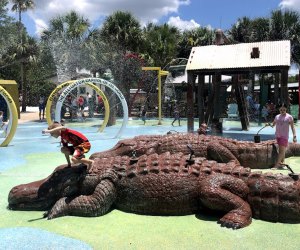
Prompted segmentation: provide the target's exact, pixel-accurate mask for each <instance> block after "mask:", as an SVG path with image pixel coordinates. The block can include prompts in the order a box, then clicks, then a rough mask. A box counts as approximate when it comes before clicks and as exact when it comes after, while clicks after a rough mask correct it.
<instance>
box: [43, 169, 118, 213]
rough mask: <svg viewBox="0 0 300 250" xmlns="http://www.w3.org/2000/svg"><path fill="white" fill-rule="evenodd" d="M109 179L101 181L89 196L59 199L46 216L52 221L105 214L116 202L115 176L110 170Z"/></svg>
mask: <svg viewBox="0 0 300 250" xmlns="http://www.w3.org/2000/svg"><path fill="white" fill-rule="evenodd" d="M111 172H112V173H109V175H110V177H113V179H111V178H104V179H101V181H100V182H99V184H98V185H97V186H96V188H95V190H94V192H93V193H92V194H91V195H80V196H78V197H75V198H69V197H63V198H61V199H59V200H58V201H57V202H56V203H55V204H54V206H53V207H52V209H51V210H50V211H49V213H48V214H46V216H47V217H48V219H54V218H57V217H61V216H65V215H75V216H86V217H92V216H100V215H103V214H106V213H107V212H108V211H109V210H110V208H111V206H112V205H113V203H114V201H115V200H116V195H117V193H116V186H115V183H114V180H116V179H117V178H118V177H117V174H116V173H115V172H114V171H113V170H112V171H111Z"/></svg>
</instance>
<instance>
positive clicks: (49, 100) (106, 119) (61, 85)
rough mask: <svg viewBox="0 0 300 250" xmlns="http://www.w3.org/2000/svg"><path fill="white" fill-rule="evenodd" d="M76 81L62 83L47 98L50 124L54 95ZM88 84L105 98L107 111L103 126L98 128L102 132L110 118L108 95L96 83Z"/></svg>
mask: <svg viewBox="0 0 300 250" xmlns="http://www.w3.org/2000/svg"><path fill="white" fill-rule="evenodd" d="M73 82H75V80H72V81H67V82H63V83H62V84H60V85H58V86H57V87H56V88H55V89H54V90H53V91H52V92H51V94H50V95H49V97H48V100H47V104H46V120H47V123H48V125H50V124H52V123H53V121H52V119H51V106H52V102H53V99H54V97H55V96H56V95H57V93H58V92H59V91H60V90H62V89H63V88H65V87H67V86H69V85H70V84H71V83H73ZM86 84H87V85H89V86H90V87H91V88H93V89H94V90H95V91H96V93H97V94H99V95H100V96H101V97H102V100H103V104H104V108H105V113H104V120H103V123H102V125H101V127H100V128H99V129H98V131H99V132H102V131H103V130H104V128H105V127H106V125H107V123H108V119H109V113H110V111H109V103H108V100H107V98H106V95H105V94H104V93H103V91H102V90H101V89H100V88H98V87H97V86H96V85H94V84H93V83H86Z"/></svg>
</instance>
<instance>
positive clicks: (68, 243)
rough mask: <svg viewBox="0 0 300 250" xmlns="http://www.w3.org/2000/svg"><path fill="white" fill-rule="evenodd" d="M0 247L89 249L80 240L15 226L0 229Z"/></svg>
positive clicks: (16, 249) (32, 249)
mask: <svg viewBox="0 0 300 250" xmlns="http://www.w3.org/2000/svg"><path fill="white" fill-rule="evenodd" d="M0 239H1V244H0V249H14V250H18V249H20V250H21V249H22V250H38V249H39V250H40V249H55V250H60V249H61V250H64V249H72V250H90V249H92V248H91V247H90V246H89V245H87V244H85V243H84V242H82V241H80V240H75V239H71V238H67V237H63V236H61V235H58V234H54V233H50V232H47V231H45V230H40V229H34V228H27V227H17V228H5V229H0Z"/></svg>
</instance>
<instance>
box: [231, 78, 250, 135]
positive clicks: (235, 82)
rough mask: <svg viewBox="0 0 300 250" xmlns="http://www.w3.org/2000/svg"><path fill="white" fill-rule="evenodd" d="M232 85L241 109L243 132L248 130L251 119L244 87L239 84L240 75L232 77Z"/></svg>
mask: <svg viewBox="0 0 300 250" xmlns="http://www.w3.org/2000/svg"><path fill="white" fill-rule="evenodd" d="M232 84H233V87H234V89H235V97H236V102H237V105H238V109H239V115H240V119H241V124H242V130H248V127H249V118H248V115H247V110H246V98H245V95H244V90H243V86H242V85H241V84H239V83H238V75H234V76H232Z"/></svg>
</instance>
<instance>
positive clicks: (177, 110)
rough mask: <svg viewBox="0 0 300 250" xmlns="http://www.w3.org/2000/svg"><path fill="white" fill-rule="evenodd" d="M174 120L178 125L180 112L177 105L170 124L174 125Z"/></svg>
mask: <svg viewBox="0 0 300 250" xmlns="http://www.w3.org/2000/svg"><path fill="white" fill-rule="evenodd" d="M175 121H178V125H179V126H180V113H179V109H178V107H175V109H174V120H173V122H172V126H174V122H175Z"/></svg>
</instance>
